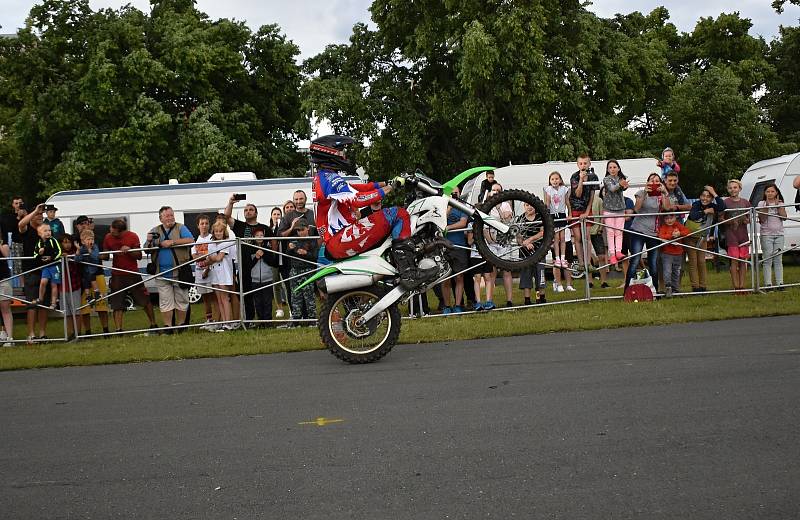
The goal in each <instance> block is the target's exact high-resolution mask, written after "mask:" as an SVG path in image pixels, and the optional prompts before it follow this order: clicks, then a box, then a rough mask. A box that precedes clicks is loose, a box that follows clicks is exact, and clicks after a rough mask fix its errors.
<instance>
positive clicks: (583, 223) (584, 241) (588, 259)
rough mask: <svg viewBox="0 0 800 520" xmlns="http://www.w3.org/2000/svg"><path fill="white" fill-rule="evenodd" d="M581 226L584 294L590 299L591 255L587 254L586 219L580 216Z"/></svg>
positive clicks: (588, 242)
mask: <svg viewBox="0 0 800 520" xmlns="http://www.w3.org/2000/svg"><path fill="white" fill-rule="evenodd" d="M580 226H581V245H582V246H583V247H582V248H581V249H583V251H581V253H583V258H582V259H581V260H582V261H583V270H584V273H586V275H585V276H586V287H585V288H584V294H585V296H586V300H587V301H592V288H591V287H589V284H590V283H592V273H591V272H589V264H591V255H589V251H590V249H589V248H590V245H589V244H590V240H589V236H588V235H589V234H588V229H589V228H588V227H587V226H586V219H585V218H581V220H580Z"/></svg>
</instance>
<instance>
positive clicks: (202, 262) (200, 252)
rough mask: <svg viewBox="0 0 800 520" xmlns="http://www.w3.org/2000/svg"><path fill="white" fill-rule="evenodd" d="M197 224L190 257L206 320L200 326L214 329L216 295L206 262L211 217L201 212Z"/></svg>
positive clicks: (209, 240) (210, 237)
mask: <svg viewBox="0 0 800 520" xmlns="http://www.w3.org/2000/svg"><path fill="white" fill-rule="evenodd" d="M195 223H196V224H197V233H198V234H197V240H196V241H195V244H194V246H192V258H195V259H197V263H196V264H195V271H194V283H196V284H197V285H196V286H195V290H196V291H197V294H199V295H200V296H201V298H202V299H203V307H204V309H205V315H206V321H205V323H203V325H202V326H201V327H200V328H201V329H203V330H208V331H213V330H216V328H217V327H216V325H215V324H214V305H215V304H216V301H217V297H216V296H215V295H214V291H213V290H212V289H211V281H210V280H209V278H210V275H211V269H210V268H209V263H208V256H207V255H208V244H209V243H210V242H211V241H212V240H213V238H214V237H213V236H212V235H211V219H210V218H209V217H208V215H205V214H202V215H199V216H198V217H197V220H196V221H195Z"/></svg>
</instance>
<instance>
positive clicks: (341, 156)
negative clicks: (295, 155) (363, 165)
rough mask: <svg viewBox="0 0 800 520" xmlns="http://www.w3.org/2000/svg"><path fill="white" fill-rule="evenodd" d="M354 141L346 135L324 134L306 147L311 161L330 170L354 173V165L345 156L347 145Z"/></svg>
mask: <svg viewBox="0 0 800 520" xmlns="http://www.w3.org/2000/svg"><path fill="white" fill-rule="evenodd" d="M355 142H356V141H355V139H353V138H352V137H348V136H346V135H324V136H322V137H319V138H317V139H314V140H313V141H311V146H310V147H309V149H308V151H309V153H310V154H311V162H313V163H314V164H316V165H318V166H326V167H328V168H331V169H332V170H342V171H345V172H347V173H351V174H355V172H356V167H355V165H354V164H353V163H352V162H351V161H350V159H348V158H347V147H348V146H350V145H352V144H353V143H355Z"/></svg>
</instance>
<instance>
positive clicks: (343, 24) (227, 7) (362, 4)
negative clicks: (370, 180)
mask: <svg viewBox="0 0 800 520" xmlns="http://www.w3.org/2000/svg"><path fill="white" fill-rule="evenodd" d="M125 3H128V2H124V1H114V0H91V1H90V4H91V6H92V8H93V9H99V8H102V7H112V8H118V7H120V6H122V5H124V4H125ZM130 3H131V4H132V5H133V6H135V7H137V8H139V9H141V10H143V11H149V9H150V3H149V1H148V0H131V1H130ZM771 3H772V2H771V1H770V0H737V1H736V2H732V1H731V0H703V1H698V0H674V1H669V0H662V1H648V0H595V2H594V5H593V6H592V7H591V9H592V10H593V11H595V12H596V13H597V14H598V15H600V16H603V17H609V16H613V15H614V14H615V13H618V12H623V13H629V12H631V11H634V10H638V11H642V12H644V13H647V12H650V11H651V10H652V9H653V8H654V7H657V6H659V5H665V6H666V7H667V9H669V12H670V14H671V19H672V22H673V23H674V24H675V25H676V26H677V27H678V29H679V30H681V31H691V30H692V28H693V27H694V24H695V23H696V22H697V19H698V18H699V17H701V16H714V17H716V16H717V15H719V13H721V12H723V11H725V12H731V11H732V10H734V9H738V10H739V12H740V13H741V15H742V16H744V17H747V18H750V19H751V20H752V21H753V25H754V27H753V30H752V33H755V34H760V35H762V36H764V37H765V38H766V39H767V40H770V39H771V38H772V37H773V36H775V35H777V34H778V26H780V25H794V26H796V25H798V19H800V8H798V7H796V6H787V8H786V10H785V11H784V13H783V14H782V15H778V14H776V13H775V11H773V10H772V8H771V7H770V4H771ZM370 4H371V0H326V1H324V2H323V1H321V0H293V1H289V2H286V1H283V0H281V1H275V0H267V1H264V0H226V1H223V2H220V1H216V0H198V1H197V8H198V9H200V10H201V11H203V12H205V13H206V14H208V16H209V17H210V18H211V19H217V18H234V19H237V20H241V21H244V22H246V23H247V24H248V25H249V26H250V27H251V28H253V29H257V28H258V27H260V26H261V25H264V24H270V23H277V24H278V25H279V26H280V28H281V31H282V32H283V33H284V34H286V35H287V36H288V38H289V39H290V40H292V41H294V43H295V44H297V45H298V46H299V47H300V52H301V58H307V57H310V56H313V55H315V54H317V53H319V52H320V51H322V50H323V49H324V48H325V46H326V45H328V44H330V43H343V42H347V40H348V38H349V36H350V33H351V29H352V27H353V24H355V23H357V22H369V19H370V15H369V11H368V7H369V5H370ZM32 5H34V2H32V1H25V0H23V1H20V0H0V26H2V29H0V33H13V32H15V29H16V28H18V27H21V26H22V25H24V21H25V17H26V16H27V15H28V12H29V11H30V8H31V6H32Z"/></svg>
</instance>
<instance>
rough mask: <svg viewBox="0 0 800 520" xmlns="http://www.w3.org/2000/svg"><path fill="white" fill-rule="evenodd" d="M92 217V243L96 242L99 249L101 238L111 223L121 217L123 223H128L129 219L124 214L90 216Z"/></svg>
mask: <svg viewBox="0 0 800 520" xmlns="http://www.w3.org/2000/svg"><path fill="white" fill-rule="evenodd" d="M92 218H93V219H94V243H95V244H97V247H98V248H100V249H101V250H102V249H103V239H104V238H105V237H106V235H107V234H108V230H109V229H111V223H112V222H114V221H115V220H117V219H118V218H121V219H122V220H124V221H125V223H129V222H130V220H129V219H128V217H127V216H126V215H114V216H113V217H92Z"/></svg>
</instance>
